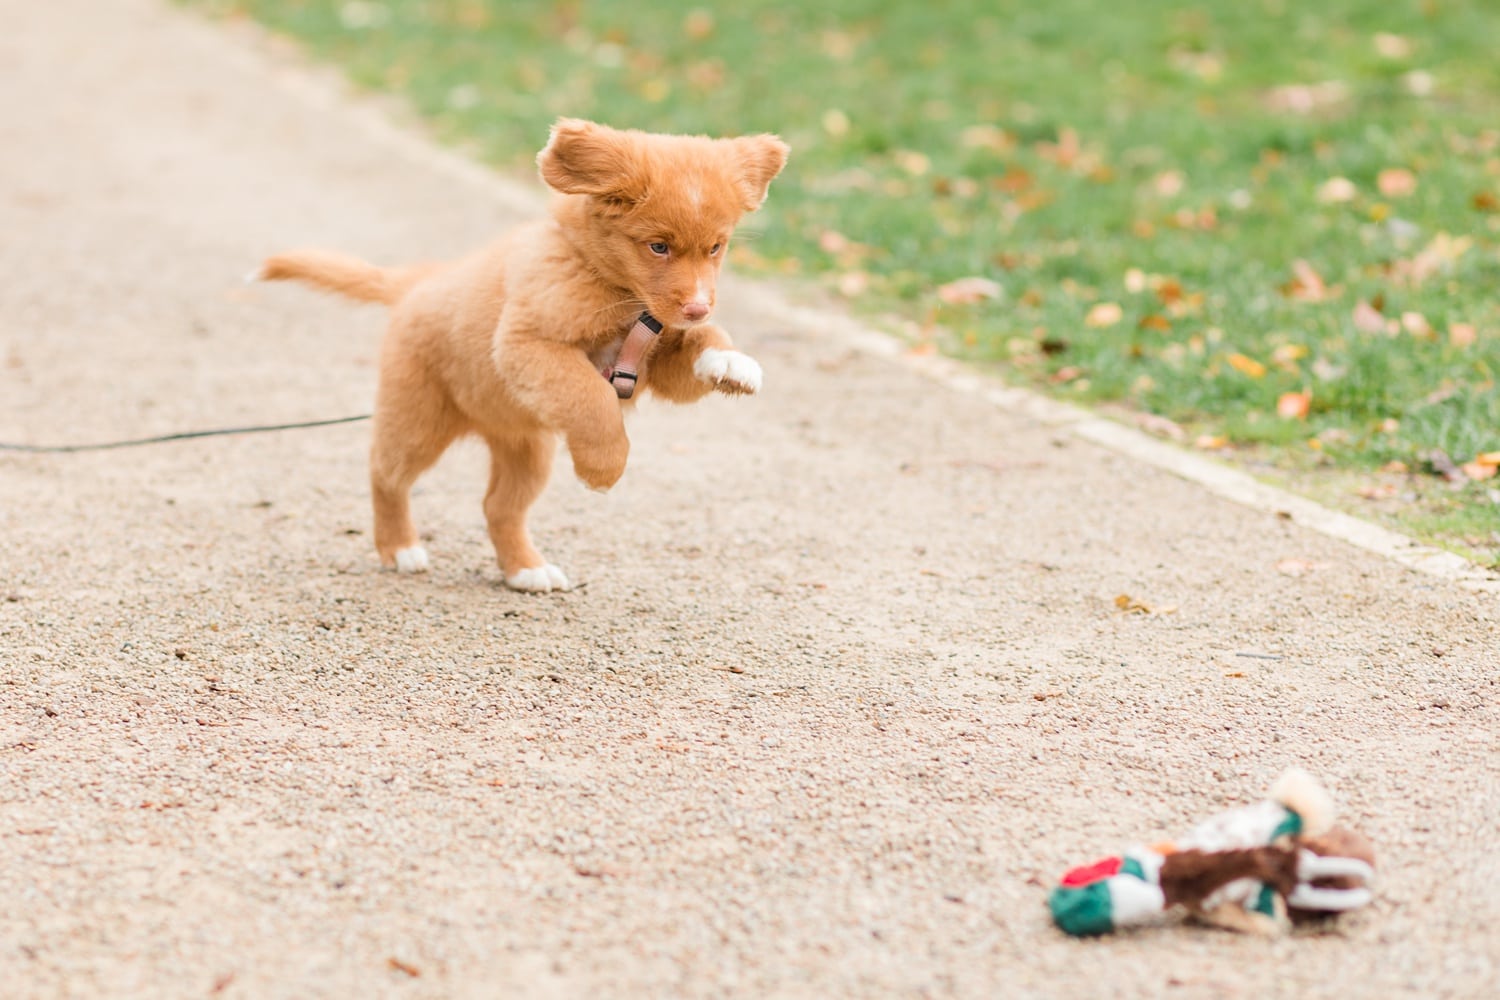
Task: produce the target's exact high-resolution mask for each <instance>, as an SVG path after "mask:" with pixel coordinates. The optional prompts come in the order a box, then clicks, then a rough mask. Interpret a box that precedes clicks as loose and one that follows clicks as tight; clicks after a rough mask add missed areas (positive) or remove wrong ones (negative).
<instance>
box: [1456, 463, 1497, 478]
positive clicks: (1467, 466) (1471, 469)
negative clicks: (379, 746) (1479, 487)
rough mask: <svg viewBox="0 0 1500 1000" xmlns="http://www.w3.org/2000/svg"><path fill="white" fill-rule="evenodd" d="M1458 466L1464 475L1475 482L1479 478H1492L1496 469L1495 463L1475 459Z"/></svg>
mask: <svg viewBox="0 0 1500 1000" xmlns="http://www.w3.org/2000/svg"><path fill="white" fill-rule="evenodd" d="M1459 468H1461V469H1462V470H1463V473H1464V475H1466V476H1468V477H1469V478H1470V479H1473V480H1475V481H1476V482H1477V481H1479V480H1481V479H1493V478H1494V476H1495V471H1496V466H1495V465H1492V464H1490V463H1489V462H1481V461H1479V460H1477V459H1476V460H1474V461H1472V462H1465V463H1464V464H1463V465H1461V466H1459Z"/></svg>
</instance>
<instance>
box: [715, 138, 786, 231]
mask: <svg viewBox="0 0 1500 1000" xmlns="http://www.w3.org/2000/svg"><path fill="white" fill-rule="evenodd" d="M729 142H730V146H731V148H732V150H733V153H732V155H733V156H734V159H735V164H736V166H737V168H738V170H739V174H740V190H741V191H742V192H743V193H744V195H745V211H747V212H753V211H755V210H756V209H757V208H760V206H761V203H762V202H764V201H765V200H766V192H767V190H768V189H769V188H770V186H771V181H772V180H773V179H774V178H775V177H776V175H777V174H779V173H781V168H782V167H784V166H786V158H787V155H788V154H789V153H791V147H789V146H788V145H787V144H786V143H784V142H782V141H781V139H780V138H779V137H777V136H774V135H746V136H741V137H740V138H738V139H730V140H729Z"/></svg>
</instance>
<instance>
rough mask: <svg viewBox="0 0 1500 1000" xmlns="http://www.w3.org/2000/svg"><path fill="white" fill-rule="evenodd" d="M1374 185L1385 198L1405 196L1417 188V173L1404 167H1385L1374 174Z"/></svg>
mask: <svg viewBox="0 0 1500 1000" xmlns="http://www.w3.org/2000/svg"><path fill="white" fill-rule="evenodd" d="M1375 186H1376V187H1378V188H1380V193H1381V194H1383V195H1385V196H1386V197H1387V198H1405V197H1406V196H1407V195H1409V194H1411V193H1412V192H1413V191H1415V190H1416V189H1417V175H1416V174H1414V173H1412V172H1411V171H1410V170H1407V169H1405V168H1404V167H1387V168H1386V169H1384V170H1382V171H1381V172H1380V173H1379V174H1378V175H1377V176H1376V178H1375Z"/></svg>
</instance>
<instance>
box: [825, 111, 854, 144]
mask: <svg viewBox="0 0 1500 1000" xmlns="http://www.w3.org/2000/svg"><path fill="white" fill-rule="evenodd" d="M823 131H824V132H827V133H828V134H829V135H831V136H833V137H834V138H838V137H839V136H841V135H846V134H848V132H849V116H848V115H846V114H844V112H842V111H840V110H839V109H838V108H829V109H828V110H827V111H825V112H823Z"/></svg>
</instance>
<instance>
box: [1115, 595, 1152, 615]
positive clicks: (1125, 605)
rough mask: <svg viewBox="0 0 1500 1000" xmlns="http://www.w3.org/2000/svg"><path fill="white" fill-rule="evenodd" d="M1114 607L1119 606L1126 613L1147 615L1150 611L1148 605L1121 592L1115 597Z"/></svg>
mask: <svg viewBox="0 0 1500 1000" xmlns="http://www.w3.org/2000/svg"><path fill="white" fill-rule="evenodd" d="M1115 607H1117V608H1119V609H1120V610H1121V611H1123V612H1125V614H1127V615H1149V614H1150V613H1151V606H1150V605H1148V604H1146V603H1144V602H1142V601H1138V600H1136V599H1135V598H1134V597H1131V596H1130V595H1129V594H1121V595H1120V596H1118V597H1116V598H1115Z"/></svg>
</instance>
